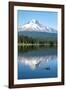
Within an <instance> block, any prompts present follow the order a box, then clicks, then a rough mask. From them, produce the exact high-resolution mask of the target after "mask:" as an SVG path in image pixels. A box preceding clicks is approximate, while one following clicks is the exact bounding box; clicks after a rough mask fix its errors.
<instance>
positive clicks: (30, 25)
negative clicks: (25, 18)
mask: <svg viewBox="0 0 66 90" xmlns="http://www.w3.org/2000/svg"><path fill="white" fill-rule="evenodd" d="M18 31H36V32H47V33H57V30H55V29H53V28H51V27H48V26H44V25H42V24H41V23H40V22H39V21H38V20H34V19H32V20H31V21H29V22H27V23H26V24H24V25H19V26H18Z"/></svg>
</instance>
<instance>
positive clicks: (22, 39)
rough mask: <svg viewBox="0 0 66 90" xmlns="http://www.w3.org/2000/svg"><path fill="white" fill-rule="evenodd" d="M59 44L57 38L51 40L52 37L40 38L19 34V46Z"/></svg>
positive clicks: (54, 45) (52, 45) (53, 45)
mask: <svg viewBox="0 0 66 90" xmlns="http://www.w3.org/2000/svg"><path fill="white" fill-rule="evenodd" d="M32 45H33V46H36V45H37V46H41V45H42V46H48V47H49V46H51V47H56V46H57V40H52V39H51V40H50V39H44V38H43V39H39V38H36V39H35V38H32V37H28V36H23V35H22V36H18V46H32Z"/></svg>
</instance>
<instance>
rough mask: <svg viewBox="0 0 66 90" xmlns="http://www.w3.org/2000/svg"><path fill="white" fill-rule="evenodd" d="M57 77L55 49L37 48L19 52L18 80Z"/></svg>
mask: <svg viewBox="0 0 66 90" xmlns="http://www.w3.org/2000/svg"><path fill="white" fill-rule="evenodd" d="M52 77H57V49H56V48H39V49H28V50H25V51H24V50H23V51H19V53H18V79H33V78H52Z"/></svg>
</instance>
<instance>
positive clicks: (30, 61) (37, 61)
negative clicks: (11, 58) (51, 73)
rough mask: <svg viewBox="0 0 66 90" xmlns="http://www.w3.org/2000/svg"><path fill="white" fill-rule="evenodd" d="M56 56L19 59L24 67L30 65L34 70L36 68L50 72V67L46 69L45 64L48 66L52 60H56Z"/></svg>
mask: <svg viewBox="0 0 66 90" xmlns="http://www.w3.org/2000/svg"><path fill="white" fill-rule="evenodd" d="M55 59H56V55H52V56H51V55H49V56H41V57H39V56H38V57H36V56H35V57H20V56H19V57H18V60H19V62H20V63H22V64H24V65H28V66H29V67H30V68H31V69H32V70H34V69H36V68H39V67H40V68H45V69H46V70H50V67H48V66H46V67H44V64H45V65H46V64H48V63H49V62H50V61H51V60H55ZM42 64H43V65H42Z"/></svg>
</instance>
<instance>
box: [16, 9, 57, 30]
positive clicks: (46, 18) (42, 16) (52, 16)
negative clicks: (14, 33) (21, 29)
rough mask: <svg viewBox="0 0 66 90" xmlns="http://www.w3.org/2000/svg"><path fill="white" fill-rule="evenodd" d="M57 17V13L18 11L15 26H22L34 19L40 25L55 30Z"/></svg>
mask: <svg viewBox="0 0 66 90" xmlns="http://www.w3.org/2000/svg"><path fill="white" fill-rule="evenodd" d="M57 16H58V15H57V12H48V11H27V10H18V11H17V24H18V25H19V24H20V25H23V24H26V23H27V22H28V21H31V20H32V19H35V20H38V21H39V22H40V23H41V24H43V25H45V26H49V27H52V28H54V29H56V30H57Z"/></svg>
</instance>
